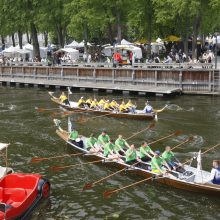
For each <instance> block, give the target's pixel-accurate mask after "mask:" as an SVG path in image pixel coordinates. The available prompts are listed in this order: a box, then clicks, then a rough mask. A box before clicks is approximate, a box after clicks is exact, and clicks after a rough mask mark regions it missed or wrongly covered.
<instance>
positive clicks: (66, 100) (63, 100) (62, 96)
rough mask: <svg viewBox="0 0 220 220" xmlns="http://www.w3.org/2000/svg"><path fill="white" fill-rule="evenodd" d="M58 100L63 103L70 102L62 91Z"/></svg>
mask: <svg viewBox="0 0 220 220" xmlns="http://www.w3.org/2000/svg"><path fill="white" fill-rule="evenodd" d="M59 100H60V102H61V103H64V104H65V105H70V102H69V100H68V98H67V97H66V95H65V93H64V92H62V93H61V95H60V97H59Z"/></svg>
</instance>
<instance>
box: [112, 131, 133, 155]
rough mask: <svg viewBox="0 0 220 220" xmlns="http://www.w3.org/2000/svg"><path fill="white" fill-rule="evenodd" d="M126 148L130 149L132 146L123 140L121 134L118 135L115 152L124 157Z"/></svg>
mask: <svg viewBox="0 0 220 220" xmlns="http://www.w3.org/2000/svg"><path fill="white" fill-rule="evenodd" d="M126 147H127V148H129V147H130V146H129V145H128V143H127V142H126V140H125V139H123V136H122V135H121V134H119V135H118V139H117V140H116V141H115V149H114V151H115V152H116V153H117V154H121V155H124V154H125V150H126Z"/></svg>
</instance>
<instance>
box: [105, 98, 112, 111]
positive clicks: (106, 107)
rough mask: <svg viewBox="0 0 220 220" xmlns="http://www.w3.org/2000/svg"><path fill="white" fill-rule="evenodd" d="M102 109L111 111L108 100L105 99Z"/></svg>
mask: <svg viewBox="0 0 220 220" xmlns="http://www.w3.org/2000/svg"><path fill="white" fill-rule="evenodd" d="M103 108H104V110H106V111H111V110H113V109H112V108H111V105H110V103H109V100H107V101H106V103H105V104H104V107H103Z"/></svg>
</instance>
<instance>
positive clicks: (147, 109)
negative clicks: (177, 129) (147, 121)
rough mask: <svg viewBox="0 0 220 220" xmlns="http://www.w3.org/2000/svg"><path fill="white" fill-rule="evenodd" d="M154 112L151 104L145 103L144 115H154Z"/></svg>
mask: <svg viewBox="0 0 220 220" xmlns="http://www.w3.org/2000/svg"><path fill="white" fill-rule="evenodd" d="M153 111H154V110H153V107H152V106H151V105H150V104H149V102H148V101H147V102H146V103H145V107H144V109H143V112H144V113H152V112H153Z"/></svg>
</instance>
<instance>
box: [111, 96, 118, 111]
mask: <svg viewBox="0 0 220 220" xmlns="http://www.w3.org/2000/svg"><path fill="white" fill-rule="evenodd" d="M110 106H111V107H112V109H114V110H116V109H119V104H118V103H117V102H116V101H115V99H112V101H111V103H110Z"/></svg>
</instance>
